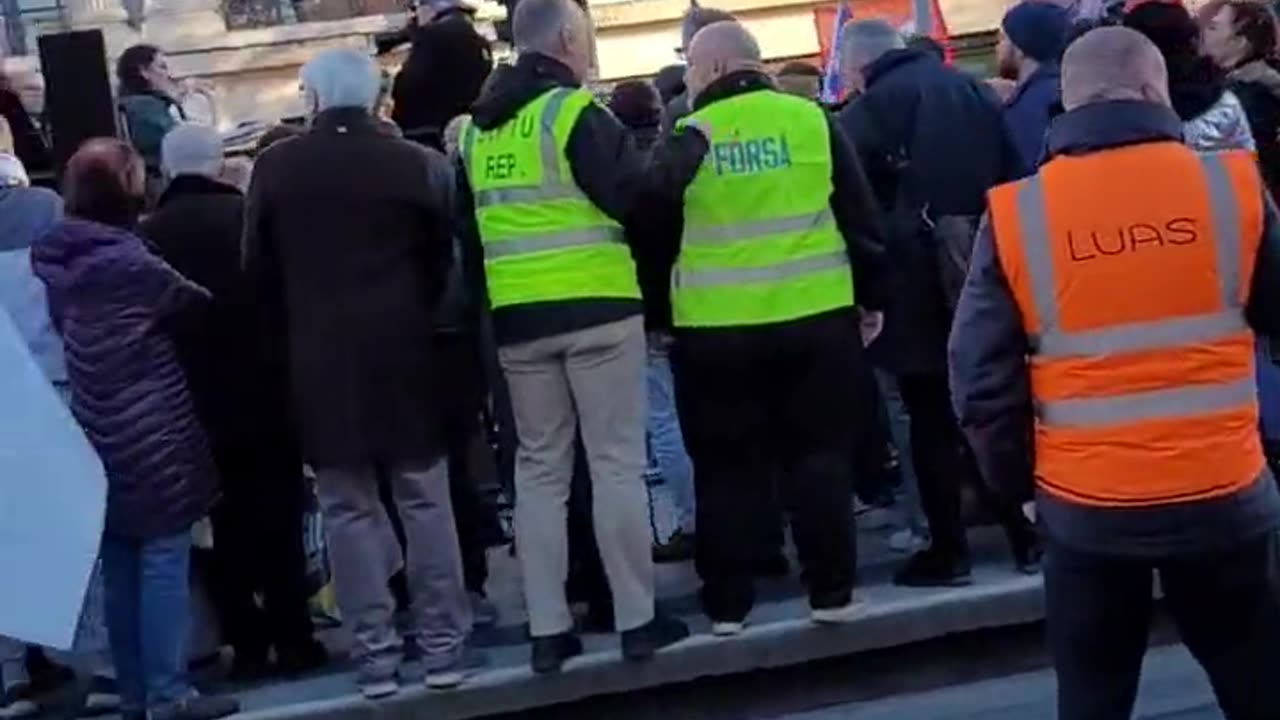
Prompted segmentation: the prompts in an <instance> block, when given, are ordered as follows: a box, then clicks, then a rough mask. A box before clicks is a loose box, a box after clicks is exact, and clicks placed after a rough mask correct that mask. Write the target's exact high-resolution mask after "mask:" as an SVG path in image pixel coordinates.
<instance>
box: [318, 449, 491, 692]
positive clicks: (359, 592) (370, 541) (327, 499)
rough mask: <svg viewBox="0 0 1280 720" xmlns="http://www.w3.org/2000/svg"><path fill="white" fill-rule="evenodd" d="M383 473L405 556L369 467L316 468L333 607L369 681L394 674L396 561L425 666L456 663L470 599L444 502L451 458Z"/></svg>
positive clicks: (467, 627)
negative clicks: (402, 532) (404, 582)
mask: <svg viewBox="0 0 1280 720" xmlns="http://www.w3.org/2000/svg"><path fill="white" fill-rule="evenodd" d="M388 472H389V474H390V478H389V479H390V483H391V491H392V494H393V496H394V498H395V505H396V510H397V512H399V514H400V519H401V521H402V522H403V523H404V530H405V536H406V538H407V540H408V542H407V546H408V547H407V550H406V551H405V553H404V554H403V556H402V554H401V551H400V544H399V543H398V542H397V541H396V536H395V532H394V531H393V530H392V527H391V521H390V519H389V518H388V517H387V514H386V512H385V511H384V510H383V506H382V503H381V502H380V501H379V499H378V474H377V472H376V471H375V469H374V468H373V467H360V468H342V469H337V468H329V469H323V470H317V471H316V490H317V494H318V496H319V498H320V506H321V510H322V511H323V513H324V526H325V536H326V537H327V538H328V543H329V562H330V564H331V565H332V566H333V582H334V595H335V596H336V598H337V601H338V610H339V611H340V612H341V613H342V617H343V621H344V622H346V623H347V626H348V628H349V629H350V630H351V632H352V634H353V635H354V636H355V649H354V654H355V655H356V657H357V659H358V660H359V661H360V663H361V666H362V672H363V673H364V674H365V676H366V677H375V678H386V677H391V676H392V675H394V674H395V672H396V669H397V668H398V666H399V665H400V660H401V657H402V644H401V639H400V637H399V636H398V635H397V634H396V631H395V628H394V626H393V616H394V614H395V601H394V600H393V599H392V597H391V592H390V590H389V589H388V588H387V581H388V580H389V579H390V578H391V576H392V575H393V574H395V573H396V572H397V571H398V570H400V569H401V567H404V568H405V571H406V575H407V576H408V580H409V595H410V603H411V605H410V611H411V613H412V615H413V627H414V630H415V631H416V633H417V638H416V642H417V643H418V644H419V645H420V646H421V649H422V652H423V655H424V662H425V664H426V667H427V669H428V670H437V669H443V668H447V667H450V666H452V665H453V664H454V663H455V662H457V661H458V660H459V658H460V656H461V653H462V651H463V646H464V643H465V642H466V639H467V635H468V634H469V633H470V632H471V605H470V602H469V599H468V597H467V592H466V589H465V587H464V586H463V582H462V559H461V555H460V553H459V551H458V535H457V532H456V531H455V530H454V520H453V508H452V506H451V505H450V504H449V470H448V464H447V463H446V462H445V461H444V460H443V459H442V460H440V461H438V462H437V463H436V464H434V465H432V466H430V467H426V466H421V467H415V466H393V467H391V468H390V469H389V471H388Z"/></svg>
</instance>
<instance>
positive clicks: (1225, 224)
mask: <svg viewBox="0 0 1280 720" xmlns="http://www.w3.org/2000/svg"><path fill="white" fill-rule="evenodd" d="M1200 162H1201V165H1202V167H1203V169H1204V172H1205V177H1206V180H1207V182H1208V187H1209V196H1210V197H1209V204H1210V208H1211V211H1212V214H1213V220H1212V224H1213V230H1214V233H1213V234H1214V248H1215V257H1216V275H1217V278H1218V284H1219V294H1220V296H1221V302H1222V308H1223V309H1221V310H1218V311H1216V312H1211V313H1205V314H1201V315H1192V316H1183V317H1174V318H1167V319H1161V320H1152V321H1148V322H1140V323H1130V324H1126V325H1117V326H1112V327H1106V328H1099V329H1096V330H1084V331H1076V332H1068V331H1065V330H1063V329H1062V328H1061V327H1060V325H1059V320H1058V318H1059V312H1058V303H1057V298H1056V296H1055V290H1054V275H1053V259H1052V258H1053V254H1052V253H1053V251H1052V248H1051V245H1050V243H1051V240H1050V234H1049V230H1048V219H1047V218H1048V213H1047V211H1046V209H1045V200H1044V187H1043V181H1042V180H1041V179H1040V176H1039V175H1035V176H1032V177H1030V178H1028V179H1026V180H1024V181H1023V182H1022V183H1021V185H1020V187H1019V188H1018V191H1017V200H1016V203H1017V213H1018V222H1019V224H1020V228H1021V235H1022V238H1023V248H1024V252H1025V260H1026V269H1027V274H1028V276H1029V277H1028V279H1029V287H1030V291H1031V300H1032V302H1033V303H1034V305H1035V310H1036V315H1037V317H1038V319H1039V326H1040V327H1039V332H1038V333H1037V334H1036V335H1035V336H1034V337H1032V338H1031V339H1030V340H1031V349H1032V354H1033V355H1035V356H1036V357H1037V358H1041V359H1054V358H1064V357H1072V356H1097V355H1107V354H1113V353H1128V352H1140V351H1144V350H1162V349H1169V348H1176V347H1180V346H1185V345H1190V344H1194V343H1208V342H1215V341H1219V340H1225V339H1229V338H1230V337H1231V336H1232V335H1235V334H1238V333H1240V332H1243V331H1245V330H1247V329H1248V326H1247V324H1246V323H1245V319H1244V308H1243V307H1242V306H1241V304H1240V301H1239V300H1238V298H1239V297H1240V294H1239V293H1240V262H1239V238H1240V219H1239V216H1238V211H1237V208H1236V200H1235V197H1234V194H1233V191H1232V189H1231V180H1230V178H1229V177H1228V176H1227V172H1226V169H1225V168H1224V167H1223V163H1222V160H1221V158H1219V157H1217V156H1214V155H1203V156H1201V157H1200ZM1255 392H1256V389H1255V387H1254V379H1253V376H1250V377H1249V378H1247V379H1245V380H1239V381H1232V382H1228V383H1223V384H1211V385H1200V386H1189V387H1185V388H1178V389H1175V390H1163V391H1157V392H1149V393H1131V394H1124V395H1111V396H1107V397H1101V398H1089V399H1087V400H1080V399H1071V400H1054V401H1051V402H1039V401H1038V402H1037V404H1036V410H1037V414H1038V417H1039V419H1040V421H1041V422H1042V423H1044V424H1045V425H1048V426H1099V425H1109V424H1117V423H1126V422H1140V421H1143V420H1155V419H1161V418H1167V417H1171V416H1175V415H1177V414H1178V412H1179V410H1180V411H1181V413H1183V414H1185V413H1186V412H1187V410H1188V409H1189V408H1190V409H1194V410H1196V411H1197V412H1201V411H1202V412H1211V411H1212V410H1213V409H1215V408H1229V407H1232V406H1236V405H1239V404H1240V403H1242V402H1247V401H1248V400H1249V399H1250V398H1252V397H1253V395H1254V393H1255Z"/></svg>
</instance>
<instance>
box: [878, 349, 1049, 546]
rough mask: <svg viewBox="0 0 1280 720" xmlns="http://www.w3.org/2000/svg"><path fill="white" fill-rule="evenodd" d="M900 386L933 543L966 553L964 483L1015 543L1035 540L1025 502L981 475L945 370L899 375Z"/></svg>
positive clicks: (1024, 543) (921, 498)
mask: <svg viewBox="0 0 1280 720" xmlns="http://www.w3.org/2000/svg"><path fill="white" fill-rule="evenodd" d="M898 388H899V391H900V392H901V393H902V402H903V404H904V405H906V408H907V414H908V415H910V417H911V457H912V460H913V461H914V463H915V470H916V478H917V480H918V481H919V483H920V505H921V507H922V508H923V510H924V514H925V517H926V518H927V519H928V520H929V534H930V535H931V536H932V538H933V545H932V547H933V549H934V550H935V551H936V552H939V553H941V554H944V555H947V556H950V557H953V558H964V559H967V558H968V556H969V541H968V539H967V538H966V535H965V524H964V516H963V513H962V507H961V497H962V495H961V488H962V487H963V486H964V485H965V484H968V485H970V486H971V487H972V488H973V489H974V490H975V491H976V492H977V493H978V498H979V500H980V501H981V502H982V503H983V504H984V505H986V506H987V507H988V509H989V510H990V511H991V513H992V515H994V516H995V518H996V520H997V521H998V522H999V523H1000V525H1001V526H1002V527H1003V528H1004V530H1005V534H1006V535H1007V536H1008V537H1009V542H1010V544H1011V545H1013V547H1015V548H1023V547H1028V546H1029V545H1031V544H1032V543H1034V542H1035V540H1036V534H1035V528H1034V527H1032V525H1031V523H1030V522H1029V521H1028V520H1027V518H1026V517H1025V516H1024V515H1023V514H1022V511H1021V508H1018V507H1017V506H1015V505H1013V504H1011V503H1007V502H1003V501H1002V500H1001V499H1000V498H998V497H997V496H996V494H995V493H993V492H991V491H990V489H989V487H988V486H987V484H986V483H985V482H983V480H982V475H981V473H980V472H979V471H978V464H977V462H976V461H975V460H974V457H973V453H972V452H971V451H970V450H969V446H968V443H967V442H966V441H965V439H964V435H963V434H962V433H961V432H960V426H959V424H958V423H957V422H956V416H955V412H954V411H953V410H952V408H951V389H950V387H949V386H948V383H947V377H946V375H945V374H926V375H900V376H898Z"/></svg>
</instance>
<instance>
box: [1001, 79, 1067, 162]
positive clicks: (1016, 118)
mask: <svg viewBox="0 0 1280 720" xmlns="http://www.w3.org/2000/svg"><path fill="white" fill-rule="evenodd" d="M1059 82H1060V81H1059V73H1058V66H1057V65H1053V64H1047V65H1041V66H1040V67H1038V68H1036V70H1035V72H1033V73H1031V75H1030V76H1029V77H1027V79H1026V81H1024V82H1023V83H1021V84H1020V85H1018V89H1017V90H1015V91H1014V93H1013V96H1012V97H1010V98H1009V102H1008V103H1006V104H1005V108H1004V120H1005V123H1007V124H1008V125H1009V132H1010V133H1012V134H1013V143H1014V145H1017V146H1018V152H1019V153H1021V155H1022V161H1023V162H1024V163H1025V164H1026V166H1027V167H1030V168H1034V167H1036V166H1037V165H1039V164H1040V160H1041V159H1042V158H1043V157H1044V147H1045V133H1047V132H1048V130H1049V122H1050V121H1051V120H1052V119H1053V115H1054V113H1055V111H1056V110H1057V109H1058V107H1059V105H1060V100H1059V98H1060V90H1059Z"/></svg>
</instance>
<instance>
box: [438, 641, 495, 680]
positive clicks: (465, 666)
mask: <svg viewBox="0 0 1280 720" xmlns="http://www.w3.org/2000/svg"><path fill="white" fill-rule="evenodd" d="M487 667H489V656H488V655H487V654H486V653H484V652H482V651H480V650H476V649H473V648H470V647H468V648H466V649H464V650H463V651H462V655H460V656H459V657H458V659H457V660H455V661H454V662H453V663H452V664H450V665H446V666H444V667H440V668H434V669H428V670H427V680H426V683H427V687H428V688H430V689H432V690H452V689H454V688H456V687H458V686H459V685H461V684H462V683H464V682H466V680H467V678H469V677H471V676H472V675H475V674H476V673H477V672H479V671H481V670H483V669H485V668H487Z"/></svg>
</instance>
